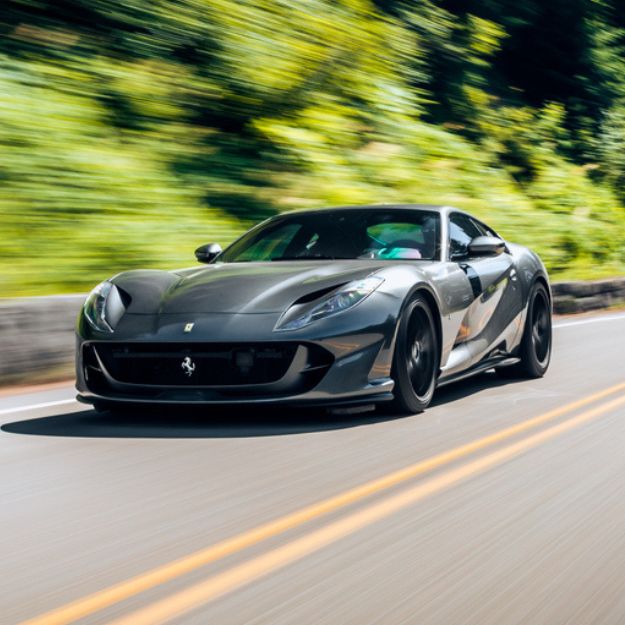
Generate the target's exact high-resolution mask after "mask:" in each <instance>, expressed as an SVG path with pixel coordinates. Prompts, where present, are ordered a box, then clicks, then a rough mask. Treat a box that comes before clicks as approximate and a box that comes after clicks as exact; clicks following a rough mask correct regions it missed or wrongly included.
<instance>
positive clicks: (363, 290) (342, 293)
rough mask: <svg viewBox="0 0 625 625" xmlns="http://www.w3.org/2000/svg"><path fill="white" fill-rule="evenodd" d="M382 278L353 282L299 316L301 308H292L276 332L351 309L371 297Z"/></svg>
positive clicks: (278, 325) (298, 327)
mask: <svg viewBox="0 0 625 625" xmlns="http://www.w3.org/2000/svg"><path fill="white" fill-rule="evenodd" d="M382 282H384V278H381V277H379V276H369V277H367V278H364V279H363V280H354V281H353V282H350V283H349V284H346V285H345V286H344V287H342V288H341V289H339V290H338V291H336V292H334V293H333V294H332V295H331V296H330V297H328V298H327V299H326V300H324V301H322V302H320V303H317V304H315V305H314V306H313V307H312V308H309V309H308V310H306V311H305V312H302V313H301V314H297V313H298V312H299V311H301V310H302V308H303V307H302V306H293V307H292V308H291V309H289V310H288V311H287V312H286V313H285V314H284V315H283V316H282V317H281V318H280V320H279V321H278V323H277V324H276V328H275V329H276V330H299V329H300V328H303V327H304V326H307V325H308V324H310V323H312V322H313V321H317V320H319V319H324V318H325V317H330V316H331V315H336V314H337V313H340V312H343V311H344V310H348V309H349V308H352V307H353V306H355V305H356V304H358V303H359V302H362V300H363V299H365V298H366V297H367V296H369V295H371V293H373V291H375V290H376V289H377V288H378V287H379V286H380V285H381V284H382Z"/></svg>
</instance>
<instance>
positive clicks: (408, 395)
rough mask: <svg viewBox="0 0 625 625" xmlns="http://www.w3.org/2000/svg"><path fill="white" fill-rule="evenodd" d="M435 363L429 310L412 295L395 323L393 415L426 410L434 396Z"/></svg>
mask: <svg viewBox="0 0 625 625" xmlns="http://www.w3.org/2000/svg"><path fill="white" fill-rule="evenodd" d="M439 361H440V349H439V345H438V339H437V335H436V326H435V323H434V317H433V314H432V310H431V309H430V306H429V305H428V303H427V301H426V300H425V298H424V297H423V296H422V295H416V296H415V297H414V298H413V299H412V300H411V301H410V303H409V304H408V305H407V306H406V307H405V309H404V312H403V313H402V315H401V319H400V321H399V329H398V332H397V341H396V344H395V353H394V355H393V368H392V377H393V380H394V381H395V388H394V389H393V394H394V399H393V403H392V404H391V407H392V409H393V412H395V413H399V414H414V413H417V412H422V411H423V410H425V409H426V408H427V406H428V405H429V403H430V402H431V401H432V396H433V395H434V389H435V387H436V378H437V374H438V367H439Z"/></svg>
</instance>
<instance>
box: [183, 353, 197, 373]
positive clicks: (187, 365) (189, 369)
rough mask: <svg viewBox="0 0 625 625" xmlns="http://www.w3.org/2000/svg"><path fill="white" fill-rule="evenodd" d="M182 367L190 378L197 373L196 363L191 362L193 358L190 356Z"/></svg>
mask: <svg viewBox="0 0 625 625" xmlns="http://www.w3.org/2000/svg"><path fill="white" fill-rule="evenodd" d="M180 366H181V367H182V370H183V371H184V373H185V375H188V376H189V377H191V376H192V375H193V372H194V371H195V363H194V362H193V361H192V360H191V358H189V356H187V357H186V358H185V359H184V360H183V361H182V363H181V364H180Z"/></svg>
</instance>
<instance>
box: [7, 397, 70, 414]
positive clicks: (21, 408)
mask: <svg viewBox="0 0 625 625" xmlns="http://www.w3.org/2000/svg"><path fill="white" fill-rule="evenodd" d="M75 403H77V402H76V400H75V399H59V400H57V401H47V402H44V403H42V404H30V405H29V406H16V407H15V408H5V409H4V410H0V416H2V415H5V414H11V413H12V412H26V411H27V410H37V409H39V408H51V407H52V406H62V405H63V404H75Z"/></svg>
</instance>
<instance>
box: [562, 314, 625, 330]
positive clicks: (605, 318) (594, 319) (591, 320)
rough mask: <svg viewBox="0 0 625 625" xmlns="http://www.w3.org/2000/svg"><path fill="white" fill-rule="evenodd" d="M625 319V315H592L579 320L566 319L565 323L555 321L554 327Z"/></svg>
mask: <svg viewBox="0 0 625 625" xmlns="http://www.w3.org/2000/svg"><path fill="white" fill-rule="evenodd" d="M619 319H625V315H605V316H603V317H591V318H588V319H580V320H579V321H565V322H563V323H554V324H553V327H554V328H570V327H572V326H581V325H584V324H586V323H599V322H600V321H618V320H619Z"/></svg>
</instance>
